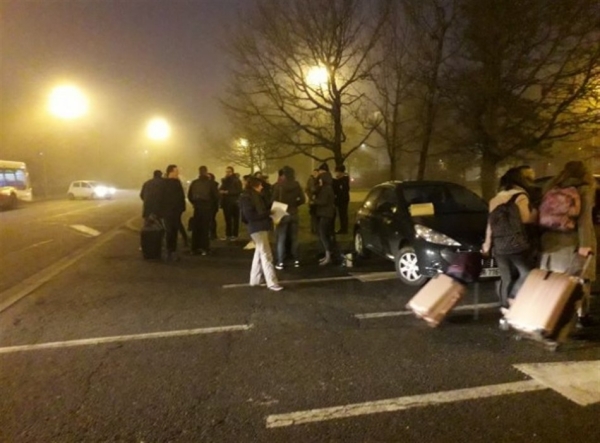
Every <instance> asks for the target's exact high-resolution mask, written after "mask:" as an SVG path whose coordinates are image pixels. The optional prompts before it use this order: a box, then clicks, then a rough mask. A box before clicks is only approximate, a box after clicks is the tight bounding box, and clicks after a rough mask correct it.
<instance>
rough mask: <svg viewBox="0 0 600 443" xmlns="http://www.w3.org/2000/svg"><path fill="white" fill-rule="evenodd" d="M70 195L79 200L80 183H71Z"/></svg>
mask: <svg viewBox="0 0 600 443" xmlns="http://www.w3.org/2000/svg"><path fill="white" fill-rule="evenodd" d="M71 193H72V194H73V197H75V198H81V197H82V195H81V183H79V182H73V185H71Z"/></svg>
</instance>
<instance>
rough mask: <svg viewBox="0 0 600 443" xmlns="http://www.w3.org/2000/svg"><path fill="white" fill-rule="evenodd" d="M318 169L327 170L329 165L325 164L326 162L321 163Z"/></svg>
mask: <svg viewBox="0 0 600 443" xmlns="http://www.w3.org/2000/svg"><path fill="white" fill-rule="evenodd" d="M319 171H327V172H329V166H328V165H327V163H321V166H319Z"/></svg>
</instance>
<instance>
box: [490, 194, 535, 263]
mask: <svg viewBox="0 0 600 443" xmlns="http://www.w3.org/2000/svg"><path fill="white" fill-rule="evenodd" d="M521 195H527V194H525V193H523V192H519V193H517V194H515V195H513V196H512V197H511V198H510V200H508V201H507V202H506V203H502V204H501V205H498V206H497V207H496V208H495V209H494V210H493V211H492V212H490V215H489V218H488V222H489V224H490V228H491V230H492V244H493V247H494V252H495V253H496V254H500V255H510V254H520V253H521V252H525V251H527V250H528V249H529V246H530V245H529V237H528V235H527V232H526V230H525V225H524V224H523V221H522V220H521V212H520V211H519V207H518V206H517V203H516V202H517V198H518V197H519V196H521Z"/></svg>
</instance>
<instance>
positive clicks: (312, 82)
mask: <svg viewBox="0 0 600 443" xmlns="http://www.w3.org/2000/svg"><path fill="white" fill-rule="evenodd" d="M306 82H307V83H308V84H309V86H312V87H321V88H323V87H325V86H327V84H328V83H329V72H328V71H327V68H326V67H325V66H313V67H311V68H310V69H309V70H308V73H307V74H306Z"/></svg>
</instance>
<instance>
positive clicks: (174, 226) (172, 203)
mask: <svg viewBox="0 0 600 443" xmlns="http://www.w3.org/2000/svg"><path fill="white" fill-rule="evenodd" d="M166 175H167V177H166V178H165V179H164V180H163V198H162V204H161V210H160V212H161V215H162V217H163V220H164V223H165V234H166V235H165V237H166V243H167V259H168V260H173V261H178V260H179V256H178V255H177V234H178V232H179V226H180V225H181V214H183V213H184V212H185V192H184V191H183V186H182V184H181V180H179V168H177V165H169V166H167V174H166Z"/></svg>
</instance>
